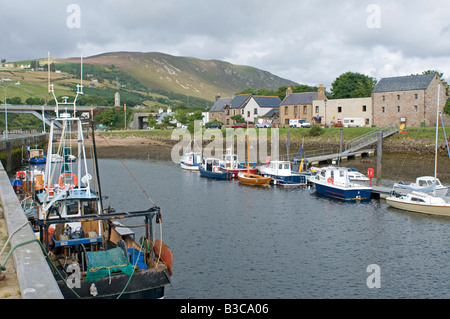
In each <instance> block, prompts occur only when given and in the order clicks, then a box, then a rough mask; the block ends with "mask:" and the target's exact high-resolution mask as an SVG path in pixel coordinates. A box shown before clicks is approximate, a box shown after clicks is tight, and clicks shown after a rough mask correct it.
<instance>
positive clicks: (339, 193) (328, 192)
mask: <svg viewBox="0 0 450 319" xmlns="http://www.w3.org/2000/svg"><path fill="white" fill-rule="evenodd" d="M315 187H316V191H317V192H318V193H319V194H322V195H325V196H329V197H334V198H339V199H343V200H364V199H370V195H371V194H372V189H365V188H344V189H343V188H338V187H331V186H327V185H322V184H319V183H315Z"/></svg>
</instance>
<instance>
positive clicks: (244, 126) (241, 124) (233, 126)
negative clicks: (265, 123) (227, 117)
mask: <svg viewBox="0 0 450 319" xmlns="http://www.w3.org/2000/svg"><path fill="white" fill-rule="evenodd" d="M231 127H232V128H240V127H242V128H246V127H247V124H245V123H238V124H234V125H232V126H231Z"/></svg>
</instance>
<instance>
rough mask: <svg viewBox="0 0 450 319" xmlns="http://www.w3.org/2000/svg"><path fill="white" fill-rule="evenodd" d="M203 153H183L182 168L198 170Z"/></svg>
mask: <svg viewBox="0 0 450 319" xmlns="http://www.w3.org/2000/svg"><path fill="white" fill-rule="evenodd" d="M201 158H202V155H201V153H197V152H188V153H185V154H183V156H182V157H181V160H180V166H181V168H182V169H185V170H189V171H198V167H199V165H200V164H201Z"/></svg>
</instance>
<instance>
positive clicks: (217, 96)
mask: <svg viewBox="0 0 450 319" xmlns="http://www.w3.org/2000/svg"><path fill="white" fill-rule="evenodd" d="M219 99H220V94H217V95H216V102H217V101H218V100H219Z"/></svg>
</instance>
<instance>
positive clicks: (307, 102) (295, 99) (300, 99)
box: [279, 84, 326, 127]
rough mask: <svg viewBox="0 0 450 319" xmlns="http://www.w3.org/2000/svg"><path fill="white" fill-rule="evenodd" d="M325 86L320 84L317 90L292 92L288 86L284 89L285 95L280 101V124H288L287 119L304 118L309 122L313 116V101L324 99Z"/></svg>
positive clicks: (285, 125) (312, 121)
mask: <svg viewBox="0 0 450 319" xmlns="http://www.w3.org/2000/svg"><path fill="white" fill-rule="evenodd" d="M325 99H326V96H325V87H324V86H323V85H322V84H320V85H319V87H318V91H317V92H305V93H292V89H291V88H290V87H288V88H287V90H286V97H285V98H284V99H283V101H282V102H281V103H280V112H279V115H280V125H281V126H284V127H288V126H289V120H293V119H306V120H307V121H308V122H310V123H311V124H312V123H314V122H315V121H314V118H313V102H314V101H315V100H322V101H323V100H325Z"/></svg>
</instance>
